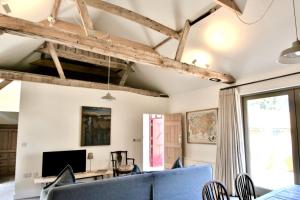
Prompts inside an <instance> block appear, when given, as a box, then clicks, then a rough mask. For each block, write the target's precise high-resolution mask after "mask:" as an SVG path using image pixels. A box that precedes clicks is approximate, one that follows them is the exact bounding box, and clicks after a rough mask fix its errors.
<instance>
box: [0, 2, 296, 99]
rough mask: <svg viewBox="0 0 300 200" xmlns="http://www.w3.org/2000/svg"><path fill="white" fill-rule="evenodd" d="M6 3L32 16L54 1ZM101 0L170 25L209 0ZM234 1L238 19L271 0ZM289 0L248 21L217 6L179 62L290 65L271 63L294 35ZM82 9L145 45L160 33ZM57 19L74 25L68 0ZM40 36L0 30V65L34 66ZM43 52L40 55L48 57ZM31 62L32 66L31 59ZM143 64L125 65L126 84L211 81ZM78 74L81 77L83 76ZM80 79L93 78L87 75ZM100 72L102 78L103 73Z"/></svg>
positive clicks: (166, 89)
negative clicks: (130, 67) (127, 67)
mask: <svg viewBox="0 0 300 200" xmlns="http://www.w3.org/2000/svg"><path fill="white" fill-rule="evenodd" d="M7 2H9V5H10V7H11V10H12V12H11V13H10V14H9V15H11V16H14V17H18V18H22V19H26V20H30V21H34V22H40V21H42V20H45V19H47V17H48V16H49V15H50V13H51V10H52V6H53V2H54V1H52V0H47V1H46V0H36V1H22V0H7ZM109 2H110V3H112V4H116V5H119V6H121V7H124V8H127V9H129V10H132V11H134V12H136V13H140V14H142V15H144V16H146V17H149V18H151V19H153V20H155V21H157V22H160V23H161V24H163V25H166V26H168V27H170V28H172V29H174V30H180V29H182V28H183V27H184V24H185V21H186V20H187V19H189V20H191V21H192V20H194V19H196V18H197V17H199V16H201V15H203V14H204V13H205V12H207V10H209V9H210V8H211V7H213V6H214V5H215V3H214V1H212V0H202V1H198V0H185V1H182V0H164V1H159V0H151V1H149V0H122V1H121V0H110V1H109ZM236 2H237V4H238V5H239V7H240V8H241V10H243V11H244V12H243V15H242V18H243V19H244V20H246V21H253V20H255V19H257V18H259V17H260V16H261V15H262V14H263V12H264V11H265V10H266V8H267V6H268V5H269V3H270V2H271V0H264V1H261V0H251V1H246V0H237V1H236ZM296 3H297V5H296V6H297V11H298V13H300V2H296ZM291 5H292V4H291V0H288V1H274V3H273V5H272V6H271V8H270V10H269V11H268V12H267V14H266V16H265V17H264V19H263V20H262V21H260V22H259V23H257V24H254V25H251V26H249V25H246V24H244V23H242V22H241V21H239V20H238V18H237V16H236V13H235V12H233V11H232V10H229V9H226V8H223V7H222V8H220V9H218V10H217V11H216V12H214V13H213V14H211V15H210V16H208V17H206V18H205V19H203V20H201V21H199V22H198V23H197V24H195V25H194V26H192V27H191V30H190V32H189V35H188V39H187V44H186V47H185V50H184V53H183V58H182V61H183V62H186V63H189V64H192V62H193V60H195V59H196V60H197V62H196V63H195V64H196V65H199V66H200V65H201V66H202V64H208V65H209V69H212V70H216V71H220V72H224V73H228V74H231V75H233V76H234V77H235V78H236V79H237V80H241V79H245V78H247V77H251V76H255V75H259V74H265V73H269V72H275V71H282V68H284V69H285V70H284V72H286V71H293V70H296V69H295V66H287V65H281V64H278V63H277V58H278V55H279V53H280V51H281V50H282V49H285V48H286V47H288V46H290V44H291V42H292V41H294V40H295V36H294V28H293V21H292V7H291ZM88 10H89V13H90V15H91V18H92V21H93V23H94V26H95V29H97V30H100V31H103V32H106V33H110V34H113V35H116V36H120V37H123V38H126V39H130V40H134V41H136V42H140V43H143V44H147V45H149V46H152V47H154V46H156V45H157V44H158V43H160V42H161V41H162V40H164V39H166V38H167V36H165V35H163V34H161V33H158V32H156V31H154V30H152V29H149V28H146V27H144V26H142V25H139V24H137V23H135V22H132V21H129V20H127V19H124V18H121V17H118V16H114V15H112V14H109V13H107V12H105V11H102V10H99V9H94V8H92V7H88ZM1 13H3V11H1ZM299 17H300V16H299ZM58 18H59V19H61V20H64V21H68V22H72V23H74V24H78V25H81V20H80V16H79V14H78V10H77V9H76V6H75V5H74V1H73V0H62V4H61V7H60V9H59V14H58ZM299 21H300V20H299ZM299 21H298V22H299ZM299 27H300V24H299ZM43 43H44V41H43V40H41V39H30V38H26V37H21V36H15V35H9V34H3V35H1V36H0V44H1V45H0V66H1V67H5V68H8V69H18V70H23V71H24V70H32V69H35V70H36V71H39V70H37V69H36V67H34V66H37V65H38V64H37V62H41V61H40V60H41V54H40V53H37V52H35V53H33V52H34V51H36V50H37V49H38V48H39V47H40V46H41V45H42V44H43ZM177 46H178V40H175V39H171V40H170V41H169V42H167V43H165V44H164V45H162V46H161V47H159V48H157V49H156V50H157V51H158V52H159V53H161V54H162V55H164V56H167V57H170V58H174V57H175V53H176V49H177ZM43 58H45V59H48V58H49V57H47V56H45V57H43ZM61 61H62V62H63V64H62V65H63V67H64V65H65V66H67V67H66V68H68V67H69V68H71V66H70V65H72V66H73V65H79V66H80V65H84V64H83V63H80V62H76V61H72V60H68V59H65V60H64V59H62V60H61ZM125 61H126V60H125ZM46 62H47V61H46ZM30 63H31V64H30ZM32 63H33V64H34V63H35V64H36V65H32ZM64 63H67V64H64ZM43 65H44V66H43V68H42V69H43V73H44V72H45V69H47V70H46V71H47V73H48V74H49V73H50V74H51V73H53V72H52V71H53V69H54V68H53V66H50V65H51V64H49V63H48V64H45V62H44V63H43ZM45 65H48V66H45ZM145 65H146V64H138V63H135V64H134V65H133V66H132V68H133V70H132V71H130V73H129V77H128V80H127V82H126V85H128V86H131V87H135V88H142V89H150V90H156V91H161V92H162V93H165V94H168V95H173V94H178V93H183V92H187V91H190V90H194V89H198V88H201V87H207V86H210V85H215V84H219V83H215V82H211V81H208V80H201V79H199V78H196V77H193V76H189V75H186V74H180V73H178V72H176V71H172V70H166V69H158V68H155V67H153V66H150V65H149V66H145ZM90 67H93V66H90ZM51 69H52V71H51ZM95 71H97V70H95ZM284 72H283V73H284ZM76 73H79V72H76ZM76 73H75V72H73V74H72V73H69V74H68V76H77V75H76ZM99 73H100V72H99ZM104 73H105V71H104ZM118 73H119V72H115V74H114V72H113V75H114V76H115V77H117V76H118V75H119V74H118ZM97 75H99V74H96V76H97ZM99 77H100V75H99ZM120 77H121V76H119V78H120ZM81 78H82V79H85V78H86V77H81ZM88 78H89V79H93V77H88ZM94 78H95V77H94ZM102 78H103V82H105V76H102ZM113 81H115V82H118V81H119V80H118V78H116V79H115V80H113Z"/></svg>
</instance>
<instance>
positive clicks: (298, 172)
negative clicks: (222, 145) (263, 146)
mask: <svg viewBox="0 0 300 200" xmlns="http://www.w3.org/2000/svg"><path fill="white" fill-rule="evenodd" d="M296 90H297V88H293V89H284V90H277V91H270V92H264V93H256V94H251V95H245V96H242V97H241V98H242V101H241V102H242V108H243V109H242V112H243V113H242V115H243V125H244V126H243V127H244V145H245V159H246V172H247V173H249V174H250V175H251V167H250V159H249V157H250V144H249V131H248V130H249V129H248V112H247V101H249V100H254V99H261V98H268V97H274V96H281V95H288V98H289V109H290V122H291V140H292V141H291V145H292V156H293V170H294V184H300V158H299V155H300V147H299V144H300V141H299V139H300V136H299V135H300V133H299V131H298V129H297V125H298V127H300V97H299V100H298V102H296V99H295V95H296ZM299 93H300V90H299ZM296 103H298V104H299V108H298V110H296ZM297 113H298V118H297ZM297 119H298V120H297ZM297 121H298V124H297ZM254 184H255V183H254ZM255 190H256V191H257V194H258V195H263V194H266V193H267V192H270V190H269V189H266V188H263V187H257V186H255Z"/></svg>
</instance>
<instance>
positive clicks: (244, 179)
mask: <svg viewBox="0 0 300 200" xmlns="http://www.w3.org/2000/svg"><path fill="white" fill-rule="evenodd" d="M235 190H236V192H237V195H238V197H239V199H240V200H252V199H256V194H255V189H254V184H253V181H252V180H251V178H250V176H249V175H248V174H246V173H242V174H239V175H238V176H237V177H236V179H235Z"/></svg>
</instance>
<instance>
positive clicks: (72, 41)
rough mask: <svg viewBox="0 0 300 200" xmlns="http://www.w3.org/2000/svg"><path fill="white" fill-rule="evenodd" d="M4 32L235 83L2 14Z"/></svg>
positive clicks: (155, 56) (0, 22)
mask: <svg viewBox="0 0 300 200" xmlns="http://www.w3.org/2000/svg"><path fill="white" fill-rule="evenodd" d="M0 29H3V30H4V31H5V32H6V33H10V34H14V35H22V36H27V37H32V38H40V39H41V38H42V39H44V40H46V41H49V42H55V43H58V44H63V45H66V46H70V47H75V48H78V49H83V50H86V51H91V52H94V53H98V54H104V55H107V56H112V57H116V58H119V59H123V60H128V61H132V62H137V63H144V64H151V65H154V66H157V67H160V68H164V69H171V70H175V71H177V72H180V73H184V74H188V75H193V76H195V77H198V78H200V79H208V80H218V81H221V82H224V83H233V82H235V79H234V78H233V77H232V76H231V75H229V74H224V73H221V72H216V71H212V70H209V69H203V68H199V67H196V66H194V65H189V64H185V63H181V62H178V61H175V60H173V59H170V58H167V57H163V56H161V55H159V54H158V53H157V52H155V51H154V50H153V52H150V51H149V52H147V51H144V50H142V49H139V48H134V47H132V46H122V45H118V43H116V44H115V45H112V41H110V40H105V39H98V38H93V37H86V36H81V35H78V34H76V33H70V32H66V31H64V30H59V29H57V28H53V27H50V26H45V25H43V24H40V23H35V22H30V21H26V20H23V19H17V18H14V17H10V16H6V15H2V14H0Z"/></svg>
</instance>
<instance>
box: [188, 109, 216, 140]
mask: <svg viewBox="0 0 300 200" xmlns="http://www.w3.org/2000/svg"><path fill="white" fill-rule="evenodd" d="M217 119H218V109H217V108H214V109H207V110H199V111H193V112H187V113H186V127H187V142H188V143H200V144H216V135H217Z"/></svg>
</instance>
